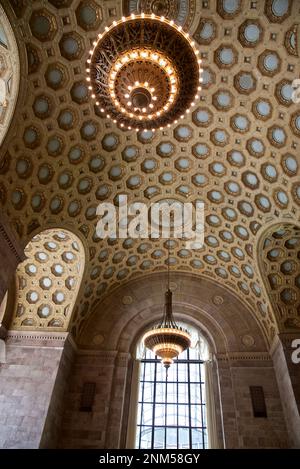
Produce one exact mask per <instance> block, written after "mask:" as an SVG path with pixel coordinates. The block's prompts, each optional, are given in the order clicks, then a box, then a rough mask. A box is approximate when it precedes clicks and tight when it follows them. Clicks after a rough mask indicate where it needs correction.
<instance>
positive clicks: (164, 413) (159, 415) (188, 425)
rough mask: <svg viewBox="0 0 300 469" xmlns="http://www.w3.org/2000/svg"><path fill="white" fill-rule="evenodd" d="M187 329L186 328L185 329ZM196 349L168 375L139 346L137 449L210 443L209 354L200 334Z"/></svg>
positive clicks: (196, 336)
mask: <svg viewBox="0 0 300 469" xmlns="http://www.w3.org/2000/svg"><path fill="white" fill-rule="evenodd" d="M183 327H186V326H185V325H183ZM189 330H190V332H192V346H191V348H189V349H188V350H186V351H185V352H183V353H182V354H181V355H179V357H178V358H177V359H176V360H174V363H173V364H172V365H171V366H170V368H169V370H168V374H167V373H166V370H165V368H164V366H163V365H162V364H161V362H160V359H159V358H158V357H156V356H155V355H154V353H153V352H151V351H150V350H148V349H143V346H142V344H139V347H138V352H137V358H139V360H140V366H139V389H138V399H137V400H138V407H137V416H136V433H135V447H136V448H141V449H146V448H147V449H155V448H156V449H176V448H177V449H189V448H190V449H192V448H193V449H204V448H208V447H209V443H208V421H209V420H210V418H208V416H207V397H206V396H207V392H208V391H207V384H206V383H205V381H206V375H207V371H206V369H205V362H206V361H207V360H208V359H209V350H208V347H207V344H206V342H205V341H204V339H203V338H202V337H201V336H199V334H198V331H196V330H192V331H191V328H190V327H189Z"/></svg>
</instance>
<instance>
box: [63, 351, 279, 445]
mask: <svg viewBox="0 0 300 469" xmlns="http://www.w3.org/2000/svg"><path fill="white" fill-rule="evenodd" d="M217 368H218V370H217V371H216V373H218V374H215V376H214V381H215V384H218V380H219V383H220V385H219V386H220V388H219V389H220V403H219V402H218V399H217V397H216V407H217V420H218V421H217V430H218V438H219V440H220V444H219V447H225V448H286V447H288V438H287V431H286V425H285V420H284V416H283V411H282V406H281V401H280V395H279V391H278V387H277V382H276V377H275V373H274V369H273V364H272V361H271V359H270V357H269V355H268V354H267V353H261V354H254V355H253V356H250V357H248V358H247V357H246V356H245V354H237V355H232V356H228V355H226V356H225V355H219V356H217ZM128 371H129V373H128ZM128 376H130V361H129V355H128V354H125V353H122V354H118V353H117V352H116V351H110V352H108V351H102V352H101V351H99V352H88V351H86V352H83V351H81V352H80V351H79V353H78V355H77V359H76V363H75V364H74V366H73V369H72V375H71V380H70V387H69V390H68V392H67V393H66V395H65V414H64V418H63V424H62V432H61V435H60V447H62V448H120V447H124V441H125V439H126V438H125V435H124V433H126V430H127V428H126V427H127V419H128V413H127V411H126V410H127V408H128V405H129V398H128V397H129V396H128V391H129V389H130V386H128V379H127V378H128ZM88 381H90V382H95V383H96V394H95V401H94V405H93V408H92V411H91V412H82V411H80V400H81V393H82V389H83V384H84V382H88ZM249 386H262V387H263V389H264V394H265V400H266V407H267V418H257V417H253V412H252V404H251V398H250V389H249ZM217 394H218V393H216V396H217ZM219 409H220V411H219ZM219 412H220V413H221V416H219ZM123 416H124V419H123V421H122V417H123ZM125 420H126V421H125ZM223 439H224V441H222V440H223Z"/></svg>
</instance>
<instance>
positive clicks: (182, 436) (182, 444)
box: [178, 428, 191, 449]
mask: <svg viewBox="0 0 300 469" xmlns="http://www.w3.org/2000/svg"><path fill="white" fill-rule="evenodd" d="M189 448H191V446H190V430H189V428H178V449H189Z"/></svg>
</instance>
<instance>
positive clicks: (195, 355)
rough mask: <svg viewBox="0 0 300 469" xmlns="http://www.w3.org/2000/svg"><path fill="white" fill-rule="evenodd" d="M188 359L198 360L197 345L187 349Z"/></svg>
mask: <svg viewBox="0 0 300 469" xmlns="http://www.w3.org/2000/svg"><path fill="white" fill-rule="evenodd" d="M189 359H190V360H199V350H198V347H196V348H190V349H189Z"/></svg>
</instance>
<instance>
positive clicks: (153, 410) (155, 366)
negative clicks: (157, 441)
mask: <svg viewBox="0 0 300 469" xmlns="http://www.w3.org/2000/svg"><path fill="white" fill-rule="evenodd" d="M155 358H156V357H155ZM156 373H157V360H156V361H155V363H154V383H153V409H152V435H151V449H153V447H154V428H155V426H154V422H155V406H156Z"/></svg>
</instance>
